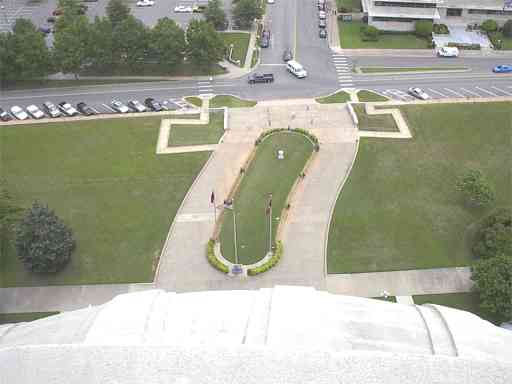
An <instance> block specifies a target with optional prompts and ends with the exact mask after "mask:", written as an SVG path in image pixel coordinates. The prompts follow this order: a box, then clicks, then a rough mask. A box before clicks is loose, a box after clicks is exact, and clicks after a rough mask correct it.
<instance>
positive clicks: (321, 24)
mask: <svg viewBox="0 0 512 384" xmlns="http://www.w3.org/2000/svg"><path fill="white" fill-rule="evenodd" d="M318 26H319V27H320V28H326V27H327V22H326V21H325V19H319V20H318Z"/></svg>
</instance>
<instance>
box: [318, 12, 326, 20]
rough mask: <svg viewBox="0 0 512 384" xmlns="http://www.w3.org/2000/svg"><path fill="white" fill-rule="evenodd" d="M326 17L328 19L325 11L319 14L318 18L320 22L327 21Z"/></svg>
mask: <svg viewBox="0 0 512 384" xmlns="http://www.w3.org/2000/svg"><path fill="white" fill-rule="evenodd" d="M326 17H327V14H326V13H325V11H320V12H318V18H319V19H320V20H325V18H326Z"/></svg>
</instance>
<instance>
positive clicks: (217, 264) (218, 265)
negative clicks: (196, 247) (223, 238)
mask: <svg viewBox="0 0 512 384" xmlns="http://www.w3.org/2000/svg"><path fill="white" fill-rule="evenodd" d="M206 255H207V258H208V262H209V263H210V265H211V266H212V267H213V268H215V269H218V270H219V271H221V272H223V273H228V272H229V268H228V267H227V265H225V264H224V263H222V262H221V261H220V260H219V259H217V256H215V240H212V239H210V240H209V241H208V245H207V246H206Z"/></svg>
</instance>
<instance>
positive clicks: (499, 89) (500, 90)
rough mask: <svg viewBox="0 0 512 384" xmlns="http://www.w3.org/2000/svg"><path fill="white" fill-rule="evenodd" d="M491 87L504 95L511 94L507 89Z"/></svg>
mask: <svg viewBox="0 0 512 384" xmlns="http://www.w3.org/2000/svg"><path fill="white" fill-rule="evenodd" d="M491 88H493V89H495V90H497V91H499V92H503V93H504V94H505V95H508V96H512V93H510V92H508V91H505V90H503V89H501V88H498V87H491Z"/></svg>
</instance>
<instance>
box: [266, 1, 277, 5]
mask: <svg viewBox="0 0 512 384" xmlns="http://www.w3.org/2000/svg"><path fill="white" fill-rule="evenodd" d="M275 2H276V1H275V0H267V4H274V3H275Z"/></svg>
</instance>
